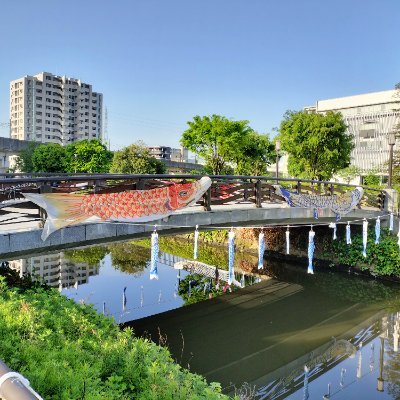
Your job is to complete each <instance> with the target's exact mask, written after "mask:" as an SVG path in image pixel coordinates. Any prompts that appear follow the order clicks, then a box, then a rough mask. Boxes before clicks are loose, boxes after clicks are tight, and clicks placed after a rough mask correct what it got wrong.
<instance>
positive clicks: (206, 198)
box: [203, 186, 211, 211]
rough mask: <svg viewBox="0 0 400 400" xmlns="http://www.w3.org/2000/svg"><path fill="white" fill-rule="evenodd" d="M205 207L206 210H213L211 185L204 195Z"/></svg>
mask: <svg viewBox="0 0 400 400" xmlns="http://www.w3.org/2000/svg"><path fill="white" fill-rule="evenodd" d="M203 207H204V211H211V186H210V187H209V188H208V189H207V192H205V193H204V195H203Z"/></svg>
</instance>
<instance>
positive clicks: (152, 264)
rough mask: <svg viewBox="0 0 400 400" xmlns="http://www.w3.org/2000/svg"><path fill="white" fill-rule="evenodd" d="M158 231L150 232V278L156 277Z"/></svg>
mask: <svg viewBox="0 0 400 400" xmlns="http://www.w3.org/2000/svg"><path fill="white" fill-rule="evenodd" d="M158 251H159V248H158V233H157V231H154V232H153V233H152V234H151V259H150V279H158V271H157V262H158Z"/></svg>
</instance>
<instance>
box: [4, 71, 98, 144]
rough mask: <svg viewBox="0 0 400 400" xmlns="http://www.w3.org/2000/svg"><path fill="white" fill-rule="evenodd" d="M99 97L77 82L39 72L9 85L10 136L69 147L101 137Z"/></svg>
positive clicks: (90, 87)
mask: <svg viewBox="0 0 400 400" xmlns="http://www.w3.org/2000/svg"><path fill="white" fill-rule="evenodd" d="M102 109H103V95H102V94H101V93H97V92H94V91H93V90H92V85H89V84H87V83H83V82H81V81H80V80H79V79H75V78H68V77H66V76H57V75H53V74H51V73H48V72H42V73H40V74H37V75H34V76H24V77H23V78H19V79H16V80H14V81H11V82H10V136H11V138H12V139H18V140H30V141H36V142H41V143H59V144H61V145H65V144H69V143H72V142H75V141H78V140H83V139H100V138H101V135H102V118H103V113H102Z"/></svg>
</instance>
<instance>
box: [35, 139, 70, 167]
mask: <svg viewBox="0 0 400 400" xmlns="http://www.w3.org/2000/svg"><path fill="white" fill-rule="evenodd" d="M32 165H33V171H34V172H66V169H67V161H66V151H65V147H63V146H61V145H59V144H57V143H47V144H40V145H39V146H37V147H36V148H35V150H34V151H33V154H32Z"/></svg>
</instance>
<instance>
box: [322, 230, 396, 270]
mask: <svg viewBox="0 0 400 400" xmlns="http://www.w3.org/2000/svg"><path fill="white" fill-rule="evenodd" d="M338 237H339V238H340V237H342V238H343V239H341V240H340V239H338V240H333V241H332V240H327V241H325V243H324V252H323V257H324V258H326V259H330V260H332V261H333V262H334V263H338V264H344V265H349V266H353V267H358V268H360V269H361V270H368V271H370V272H371V273H372V274H373V275H377V276H395V277H400V252H399V246H398V245H397V237H396V236H394V235H390V234H389V232H388V230H387V229H382V231H381V237H380V243H379V244H375V230H374V228H373V227H370V229H368V242H367V257H366V258H364V257H363V255H362V233H359V232H357V233H353V232H352V235H351V240H352V244H351V245H347V244H346V241H345V240H344V237H345V235H344V234H343V235H338Z"/></svg>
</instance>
